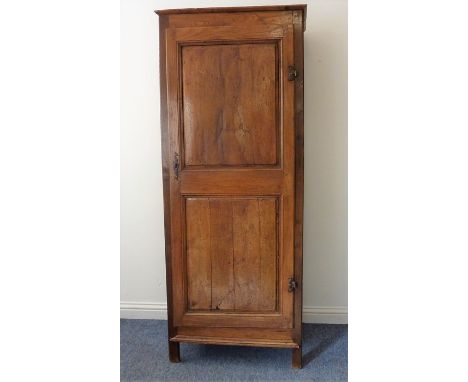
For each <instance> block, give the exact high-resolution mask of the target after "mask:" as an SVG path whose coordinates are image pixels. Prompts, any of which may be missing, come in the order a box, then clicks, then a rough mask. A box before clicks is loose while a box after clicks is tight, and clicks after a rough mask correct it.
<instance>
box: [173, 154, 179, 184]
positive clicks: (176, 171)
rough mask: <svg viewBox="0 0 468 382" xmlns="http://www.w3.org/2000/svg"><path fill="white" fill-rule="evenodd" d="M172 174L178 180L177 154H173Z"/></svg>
mask: <svg viewBox="0 0 468 382" xmlns="http://www.w3.org/2000/svg"><path fill="white" fill-rule="evenodd" d="M174 174H175V178H176V179H179V154H177V153H175V154H174Z"/></svg>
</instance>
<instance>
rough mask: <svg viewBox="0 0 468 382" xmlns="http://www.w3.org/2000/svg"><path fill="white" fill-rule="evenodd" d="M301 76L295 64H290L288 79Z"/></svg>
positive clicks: (291, 79) (292, 79)
mask: <svg viewBox="0 0 468 382" xmlns="http://www.w3.org/2000/svg"><path fill="white" fill-rule="evenodd" d="M298 76H299V72H298V71H297V70H296V68H295V67H294V66H291V65H289V66H288V81H294V80H295V79H296V78H297V77H298Z"/></svg>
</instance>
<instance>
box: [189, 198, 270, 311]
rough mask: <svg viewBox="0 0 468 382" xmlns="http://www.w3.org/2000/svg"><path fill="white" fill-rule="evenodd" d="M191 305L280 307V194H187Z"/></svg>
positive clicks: (253, 308)
mask: <svg viewBox="0 0 468 382" xmlns="http://www.w3.org/2000/svg"><path fill="white" fill-rule="evenodd" d="M185 210H186V225H187V227H186V230H187V244H186V253H187V279H188V282H187V285H188V291H187V295H188V309H189V311H193V312H196V311H197V310H213V311H222V310H229V311H233V312H237V311H241V312H254V311H275V309H276V306H277V294H276V285H277V284H276V283H277V247H276V244H275V243H276V242H277V231H276V225H277V218H276V210H277V206H276V199H275V198H271V197H270V198H244V199H236V198H234V199H233V198H227V197H225V198H192V197H190V198H187V199H186V209H185Z"/></svg>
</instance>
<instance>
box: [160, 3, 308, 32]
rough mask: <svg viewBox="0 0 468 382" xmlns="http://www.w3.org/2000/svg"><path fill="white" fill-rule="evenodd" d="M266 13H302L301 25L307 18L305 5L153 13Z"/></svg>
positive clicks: (172, 10) (194, 9) (196, 9)
mask: <svg viewBox="0 0 468 382" xmlns="http://www.w3.org/2000/svg"><path fill="white" fill-rule="evenodd" d="M267 11H302V14H303V24H304V30H305V21H306V16H307V4H288V5H261V6H248V7H212V8H181V9H157V10H155V11H154V12H156V14H158V15H159V16H165V15H182V14H196V13H234V12H267Z"/></svg>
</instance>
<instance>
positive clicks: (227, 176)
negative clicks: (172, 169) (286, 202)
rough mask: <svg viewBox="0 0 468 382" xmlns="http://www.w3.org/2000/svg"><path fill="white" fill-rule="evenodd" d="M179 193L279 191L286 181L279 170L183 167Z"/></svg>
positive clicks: (280, 191)
mask: <svg viewBox="0 0 468 382" xmlns="http://www.w3.org/2000/svg"><path fill="white" fill-rule="evenodd" d="M179 178H180V192H181V193H182V194H231V195H239V194H240V195H273V194H276V195H279V194H281V193H282V192H283V191H284V189H285V188H286V185H285V184H284V173H283V171H281V170H263V169H262V170H241V171H237V170H236V171H222V170H210V171H201V170H200V171H199V170H185V171H184V170H182V171H181V173H180V177H179Z"/></svg>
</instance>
